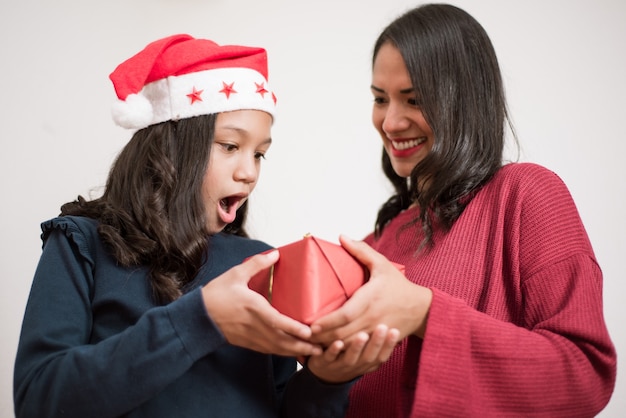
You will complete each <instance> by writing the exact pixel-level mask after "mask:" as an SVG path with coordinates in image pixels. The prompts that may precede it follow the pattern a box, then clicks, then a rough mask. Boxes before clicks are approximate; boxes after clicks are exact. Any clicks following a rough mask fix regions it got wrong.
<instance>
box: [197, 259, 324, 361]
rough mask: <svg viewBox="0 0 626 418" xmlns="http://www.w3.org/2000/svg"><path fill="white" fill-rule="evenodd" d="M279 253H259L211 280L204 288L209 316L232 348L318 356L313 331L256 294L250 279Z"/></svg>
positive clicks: (296, 355)
mask: <svg viewBox="0 0 626 418" xmlns="http://www.w3.org/2000/svg"><path fill="white" fill-rule="evenodd" d="M278 257H279V254H278V251H272V252H270V253H268V254H257V255H255V256H254V257H251V258H250V259H248V260H246V261H245V262H243V263H242V264H240V265H238V266H235V267H233V268H231V269H230V270H228V271H227V272H225V273H223V274H222V275H220V276H219V277H216V278H215V279H213V280H211V281H210V282H209V283H207V284H206V285H205V286H204V288H203V289H202V295H203V299H204V305H205V308H206V310H207V313H208V314H209V316H210V317H211V319H212V320H213V322H215V323H216V324H217V326H218V327H219V329H220V331H221V332H222V334H224V336H225V337H226V340H227V341H228V342H229V343H230V344H233V345H236V346H239V347H244V348H249V349H251V350H255V351H259V352H261V353H266V354H278V355H281V356H291V357H298V356H310V355H319V354H321V353H322V349H321V348H320V347H319V346H317V345H315V344H313V343H311V342H310V341H309V340H310V338H311V329H310V328H309V327H308V326H306V325H304V324H302V323H300V322H298V321H296V320H294V319H291V318H289V317H288V316H286V315H283V314H281V313H279V312H278V311H277V310H276V309H274V308H273V307H272V306H271V305H270V304H269V302H268V301H267V300H266V299H265V298H264V297H263V296H261V295H260V294H258V293H257V292H255V291H253V290H251V289H250V288H248V282H249V281H250V278H251V277H252V276H254V275H255V274H256V273H258V272H260V271H261V270H263V269H265V268H268V267H270V266H271V265H273V264H274V263H276V261H278Z"/></svg>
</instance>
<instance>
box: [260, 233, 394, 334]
mask: <svg viewBox="0 0 626 418" xmlns="http://www.w3.org/2000/svg"><path fill="white" fill-rule="evenodd" d="M278 250H279V252H280V258H279V260H278V261H277V262H276V263H275V264H274V265H273V266H272V267H270V268H268V269H265V270H263V271H261V272H260V273H258V274H256V275H255V276H254V277H253V278H252V279H251V280H250V282H249V283H248V286H249V287H250V288H251V289H253V290H255V291H257V292H258V293H260V294H262V295H263V296H265V297H266V298H267V299H268V301H269V302H270V303H271V304H272V306H274V307H275V308H276V309H277V310H278V311H279V312H281V313H283V314H285V315H287V316H289V317H291V318H293V319H296V320H298V321H300V322H302V323H305V324H311V323H313V321H315V320H316V319H318V318H321V317H322V316H324V315H325V314H327V313H330V312H332V311H334V310H335V309H337V308H339V307H340V306H341V305H343V304H344V303H345V302H346V300H348V299H349V298H350V297H351V296H352V295H353V294H354V292H356V290H357V289H358V288H359V287H360V286H361V285H363V283H365V281H366V280H367V279H368V277H369V273H368V271H367V269H366V268H365V267H363V266H362V265H361V264H360V263H359V262H358V261H357V260H356V259H355V258H354V257H352V256H351V255H350V254H349V253H348V252H347V251H346V250H345V249H344V248H343V247H342V246H340V245H336V244H333V243H331V242H328V241H324V240H322V239H319V238H316V237H314V236H312V235H306V236H305V237H304V238H303V239H301V240H300V241H296V242H293V243H291V244H288V245H285V246H283V247H280V248H278ZM397 267H398V268H399V269H400V270H401V271H403V270H404V267H403V266H400V265H397Z"/></svg>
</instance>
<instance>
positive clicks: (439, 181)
mask: <svg viewBox="0 0 626 418" xmlns="http://www.w3.org/2000/svg"><path fill="white" fill-rule="evenodd" d="M384 44H391V45H393V46H395V47H396V48H398V50H399V51H400V54H401V55H402V57H403V59H404V62H405V64H406V66H407V70H408V72H409V74H410V76H411V81H412V83H413V88H414V89H415V94H416V97H417V98H418V101H419V103H420V106H421V110H422V112H423V114H424V117H425V118H426V121H427V122H428V124H429V125H430V127H431V129H432V131H433V134H434V138H435V140H434V144H433V147H432V149H431V151H430V152H429V154H428V155H427V156H426V157H425V158H424V160H422V161H421V162H420V163H419V164H417V165H416V166H415V168H414V169H413V171H412V173H411V175H410V177H409V179H405V178H402V177H399V176H398V175H397V174H396V173H395V172H394V170H393V168H392V166H391V161H390V159H389V157H388V155H387V154H386V152H385V151H384V150H383V157H382V167H383V171H384V173H385V175H386V176H387V178H388V179H389V180H390V181H391V183H392V184H393V186H394V189H395V194H394V195H393V196H392V197H391V198H390V199H389V200H388V201H387V202H386V203H385V204H384V205H383V206H382V207H381V209H380V210H379V212H378V217H377V219H376V229H375V233H376V236H380V234H381V233H382V231H383V229H384V228H385V226H386V225H387V223H388V222H389V221H390V220H391V219H392V218H394V217H395V216H396V215H398V214H399V213H400V212H401V211H402V210H404V209H407V208H408V207H409V206H410V205H411V204H412V203H417V205H418V206H419V209H420V210H419V217H418V218H417V219H415V220H414V221H413V222H412V223H415V224H421V227H422V232H423V239H422V240H421V244H420V246H419V248H418V249H422V248H424V247H431V246H432V245H434V242H433V227H434V226H435V225H439V226H441V227H442V228H443V229H444V230H449V229H450V228H451V227H452V225H453V224H454V222H455V221H456V220H457V219H458V218H459V216H460V215H461V213H462V212H463V210H464V208H465V206H466V205H467V203H468V201H469V199H470V198H471V196H472V194H473V193H475V192H476V191H477V190H478V189H479V188H480V187H481V186H482V185H483V184H485V182H487V181H488V180H489V179H490V178H491V177H492V176H493V174H494V173H495V172H496V171H497V170H498V169H499V168H500V167H501V165H502V154H503V149H504V139H505V128H506V125H507V123H508V124H509V126H510V128H511V130H512V131H513V127H512V124H511V123H510V121H509V119H508V114H507V106H506V100H505V94H504V87H503V83H502V78H501V74H500V69H499V66H498V61H497V58H496V54H495V51H494V48H493V46H492V44H491V41H490V40H489V37H488V36H487V33H486V32H485V30H484V29H483V28H482V26H481V25H480V24H479V23H478V22H477V21H476V20H475V19H474V18H473V17H471V16H470V15H469V14H467V13H466V12H464V11H463V10H461V9H459V8H457V7H454V6H450V5H445V4H430V5H424V6H420V7H417V8H415V9H412V10H410V11H408V12H406V13H405V14H404V15H402V16H400V17H399V18H397V19H396V20H395V21H393V22H392V23H391V24H389V26H387V28H385V29H384V30H383V32H382V33H381V34H380V36H379V38H378V40H377V41H376V43H375V46H374V53H373V60H374V61H375V60H376V56H377V54H378V51H379V49H380V47H381V46H382V45H384ZM513 134H514V132H513Z"/></svg>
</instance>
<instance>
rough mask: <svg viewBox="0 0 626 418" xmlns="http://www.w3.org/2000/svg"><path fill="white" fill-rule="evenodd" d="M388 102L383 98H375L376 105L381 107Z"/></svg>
mask: <svg viewBox="0 0 626 418" xmlns="http://www.w3.org/2000/svg"><path fill="white" fill-rule="evenodd" d="M386 102H387V101H386V100H385V99H384V98H382V97H374V103H375V104H378V105H380V104H385V103H386Z"/></svg>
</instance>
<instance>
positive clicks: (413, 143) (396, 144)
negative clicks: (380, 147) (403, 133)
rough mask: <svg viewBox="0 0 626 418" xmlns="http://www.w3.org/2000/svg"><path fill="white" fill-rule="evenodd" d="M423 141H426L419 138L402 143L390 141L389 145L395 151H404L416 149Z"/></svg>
mask: <svg viewBox="0 0 626 418" xmlns="http://www.w3.org/2000/svg"><path fill="white" fill-rule="evenodd" d="M425 140H426V139H425V138H419V139H412V140H410V141H402V142H396V141H391V143H392V144H393V147H394V148H395V149H397V150H400V151H402V150H405V149H409V148H413V147H416V146H418V145H419V144H421V143H422V142H424V141H425Z"/></svg>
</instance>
